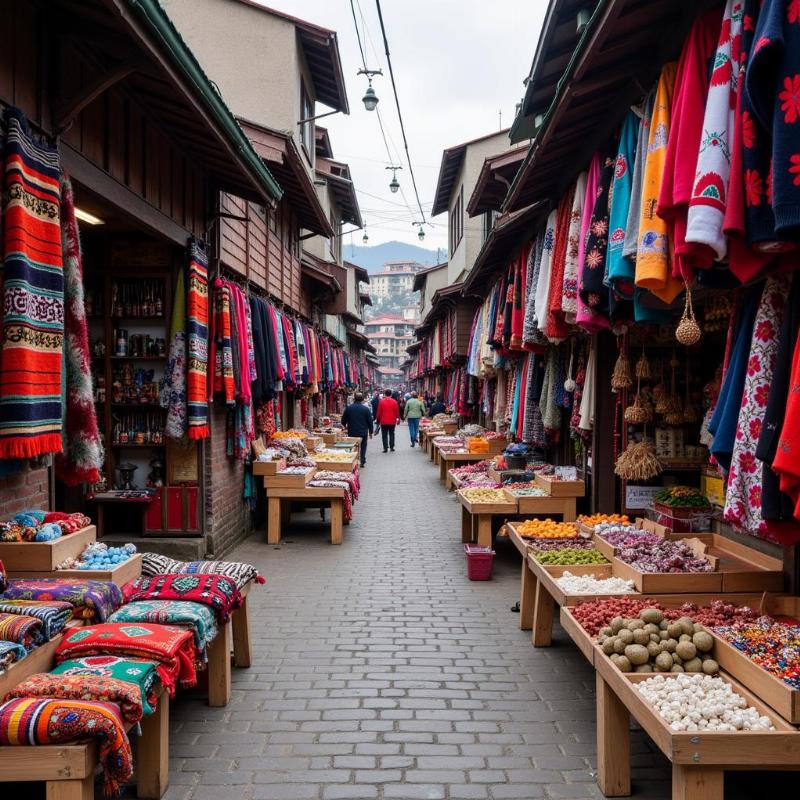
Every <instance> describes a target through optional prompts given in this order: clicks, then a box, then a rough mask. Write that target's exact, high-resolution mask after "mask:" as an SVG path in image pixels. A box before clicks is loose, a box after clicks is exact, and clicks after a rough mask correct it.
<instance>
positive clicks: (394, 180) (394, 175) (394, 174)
mask: <svg viewBox="0 0 800 800" xmlns="http://www.w3.org/2000/svg"><path fill="white" fill-rule="evenodd" d="M386 169H390V170H391V171H392V179H391V180H390V181H389V190H390V191H391V193H392V194H397V190H398V189H399V188H400V181H398V180H397V170H399V169H403V168H402V167H394V166H392V167H386Z"/></svg>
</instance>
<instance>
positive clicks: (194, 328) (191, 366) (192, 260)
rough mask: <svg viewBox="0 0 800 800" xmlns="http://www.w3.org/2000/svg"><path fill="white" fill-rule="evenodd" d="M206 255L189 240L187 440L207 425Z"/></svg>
mask: <svg viewBox="0 0 800 800" xmlns="http://www.w3.org/2000/svg"><path fill="white" fill-rule="evenodd" d="M208 315H209V304H208V257H207V256H206V252H205V249H204V248H203V245H202V243H201V242H199V241H197V239H192V240H191V242H190V243H189V286H188V290H187V293H186V337H187V341H186V353H187V365H186V366H187V369H186V402H187V410H188V423H189V425H188V431H187V433H188V435H189V438H190V439H205V438H206V437H207V436H209V434H210V433H211V430H210V429H209V427H208V388H207V387H208Z"/></svg>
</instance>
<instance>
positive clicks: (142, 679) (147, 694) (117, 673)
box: [50, 656, 160, 716]
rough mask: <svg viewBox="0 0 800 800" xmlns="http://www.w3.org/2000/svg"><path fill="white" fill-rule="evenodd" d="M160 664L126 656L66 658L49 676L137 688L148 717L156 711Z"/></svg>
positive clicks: (144, 711)
mask: <svg viewBox="0 0 800 800" xmlns="http://www.w3.org/2000/svg"><path fill="white" fill-rule="evenodd" d="M158 667H159V664H158V662H157V661H147V660H145V659H143V658H126V657H125V656H84V657H83V658H68V659H67V660H66V661H62V662H61V663H60V664H58V665H57V666H55V667H53V669H52V670H50V674H51V675H64V676H67V675H70V676H79V675H80V676H97V677H99V678H112V679H114V680H117V681H124V682H125V683H130V684H131V685H133V686H137V687H138V688H139V692H140V694H141V698H142V713H143V714H144V715H145V716H147V715H148V714H152V713H153V712H154V711H155V710H156V703H157V702H158V687H159V686H160V683H159V676H158Z"/></svg>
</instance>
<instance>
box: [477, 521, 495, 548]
mask: <svg viewBox="0 0 800 800" xmlns="http://www.w3.org/2000/svg"><path fill="white" fill-rule="evenodd" d="M477 517H478V545H479V546H480V547H491V546H492V515H491V514H478V515H477Z"/></svg>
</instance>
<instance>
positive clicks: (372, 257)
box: [344, 242, 445, 272]
mask: <svg viewBox="0 0 800 800" xmlns="http://www.w3.org/2000/svg"><path fill="white" fill-rule="evenodd" d="M441 257H442V258H443V259H444V258H445V256H444V254H441ZM344 259H345V261H351V262H352V263H353V264H357V265H358V266H359V267H363V268H364V269H365V270H367V271H368V272H380V271H381V269H382V268H383V265H384V264H385V263H386V262H387V261H419V263H420V264H425V265H426V266H431V267H432V266H433V265H434V264H436V263H437V262H436V250H427V249H426V248H424V247H417V245H415V244H406V243H405V242H384V243H383V244H376V245H372V246H370V245H363V246H362V245H349V244H348V245H345V246H344Z"/></svg>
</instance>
